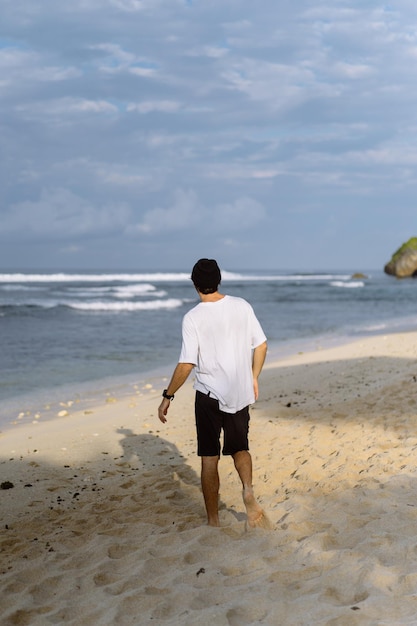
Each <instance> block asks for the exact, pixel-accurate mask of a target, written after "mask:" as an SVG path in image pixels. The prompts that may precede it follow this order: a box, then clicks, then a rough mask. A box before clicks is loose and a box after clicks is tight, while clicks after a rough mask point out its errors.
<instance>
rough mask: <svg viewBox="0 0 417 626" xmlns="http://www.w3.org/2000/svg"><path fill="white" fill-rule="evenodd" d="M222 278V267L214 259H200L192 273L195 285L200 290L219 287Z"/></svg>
mask: <svg viewBox="0 0 417 626" xmlns="http://www.w3.org/2000/svg"><path fill="white" fill-rule="evenodd" d="M221 279H222V276H221V273H220V268H219V266H218V265H217V262H216V261H215V260H214V259H200V260H199V261H197V263H196V264H195V265H194V267H193V271H192V273H191V280H192V281H193V283H194V286H195V287H197V288H199V289H200V290H202V289H212V288H214V287H216V288H217V286H218V285H219V283H220V281H221Z"/></svg>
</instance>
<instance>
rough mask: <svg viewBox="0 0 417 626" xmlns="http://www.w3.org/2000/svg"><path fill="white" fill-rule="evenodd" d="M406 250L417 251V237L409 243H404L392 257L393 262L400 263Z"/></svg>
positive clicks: (412, 238)
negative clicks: (399, 260)
mask: <svg viewBox="0 0 417 626" xmlns="http://www.w3.org/2000/svg"><path fill="white" fill-rule="evenodd" d="M406 250H417V237H411V238H410V239H409V240H408V241H406V242H405V243H403V245H402V246H401V247H400V248H398V250H397V251H396V252H394V254H393V255H392V257H391V262H395V261H398V259H399V258H400V257H401V256H402V255H403V254H404V252H405V251H406Z"/></svg>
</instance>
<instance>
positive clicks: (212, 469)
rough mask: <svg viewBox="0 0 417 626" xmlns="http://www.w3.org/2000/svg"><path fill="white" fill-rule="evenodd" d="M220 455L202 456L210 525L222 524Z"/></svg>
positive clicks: (202, 472)
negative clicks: (220, 510) (220, 519)
mask: <svg viewBox="0 0 417 626" xmlns="http://www.w3.org/2000/svg"><path fill="white" fill-rule="evenodd" d="M218 464H219V457H218V456H202V457H201V487H202V489H203V496H204V503H205V505H206V511H207V522H208V524H209V526H220V523H219V487H220V479H219V472H218Z"/></svg>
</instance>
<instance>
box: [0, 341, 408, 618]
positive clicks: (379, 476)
mask: <svg viewBox="0 0 417 626" xmlns="http://www.w3.org/2000/svg"><path fill="white" fill-rule="evenodd" d="M416 356H417V333H405V334H400V335H388V336H380V337H373V338H367V339H363V340H361V341H357V342H355V343H352V344H349V345H345V346H341V347H337V348H333V349H330V350H317V351H315V352H313V353H309V354H297V355H293V356H292V357H289V358H286V359H285V360H282V361H280V362H277V363H267V365H266V367H265V369H264V372H263V374H262V379H261V398H260V400H259V401H258V402H257V404H256V405H255V406H254V407H253V408H252V413H251V414H252V419H251V450H252V454H253V460H254V486H255V491H256V494H257V496H258V498H259V501H260V502H261V504H262V506H263V507H264V508H265V509H266V511H267V512H268V515H269V517H270V519H271V521H272V523H273V529H272V530H270V531H266V530H259V529H256V530H252V531H249V532H246V530H245V515H244V506H243V503H242V500H241V487H240V484H239V481H238V478H237V476H236V474H235V472H234V470H233V467H232V462H231V460H230V459H229V458H223V459H222V460H221V463H220V472H221V483H222V484H221V522H222V528H220V529H215V528H210V527H208V526H206V523H205V513H204V507H203V501H202V496H201V492H200V485H199V459H198V458H197V457H196V455H195V436H194V424H193V390H192V387H191V384H189V383H187V385H185V386H184V387H183V389H181V390H180V391H179V392H178V393H177V396H176V398H175V400H174V402H173V403H172V404H171V409H170V412H169V415H168V417H169V421H168V423H167V424H165V425H162V424H161V423H160V422H159V421H158V419H157V407H158V405H159V400H160V392H161V390H162V387H163V386H164V381H162V380H161V381H159V382H160V388H159V386H158V385H157V384H155V385H154V389H145V390H142V392H141V394H140V395H139V394H137V395H135V396H132V397H130V398H124V399H119V400H117V401H114V402H111V403H103V405H102V406H97V407H96V408H95V409H94V410H93V412H85V413H84V412H82V411H81V412H78V413H77V412H76V411H75V408H74V407H75V405H74V406H72V407H70V408H69V409H68V415H67V416H63V417H60V418H56V419H55V420H53V421H49V422H44V423H42V418H40V419H37V420H36V423H35V424H26V425H16V426H11V427H10V428H9V429H7V430H6V431H5V432H3V433H2V434H1V436H0V482H1V483H2V486H3V487H4V486H5V485H4V483H7V481H9V482H10V483H12V484H13V485H14V486H13V488H10V489H4V488H3V489H1V490H0V507H1V516H0V519H1V521H0V524H1V547H0V572H1V583H0V584H1V596H0V597H1V604H0V623H1V624H2V625H3V626H9V625H16V624H28V625H30V626H45V625H48V624H69V625H73V626H87V625H94V626H99V625H110V624H115V625H116V624H117V625H120V626H123V625H126V626H127V625H129V626H130V625H137V624H158V625H159V624H163V625H168V624H175V625H176V624H178V625H179V624H181V625H189V626H199V625H201V626H202V625H204V626H206V625H208V624H210V626H244V625H248V624H267V625H271V626H302V625H305V626H311V625H313V624H319V625H320V626H321V625H325V626H355V625H357V624H360V625H367V626H370V625H378V626H380V625H383V624H390V625H395V626H399V625H402V624H417V535H416V529H417V500H416V492H417V470H416V459H417V421H416V394H417V362H416ZM170 374H171V372H167V376H169V375H170Z"/></svg>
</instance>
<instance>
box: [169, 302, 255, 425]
mask: <svg viewBox="0 0 417 626" xmlns="http://www.w3.org/2000/svg"><path fill="white" fill-rule="evenodd" d="M264 341H266V337H265V334H264V332H263V330H262V327H261V325H260V323H259V321H258V320H257V318H256V316H255V313H254V311H253V309H252V307H251V305H250V304H249V303H248V302H246V300H244V299H243V298H237V297H235V296H224V298H221V299H220V300H217V301H216V302H200V304H197V306H195V307H194V308H193V309H191V311H189V312H188V313H186V315H185V316H184V319H183V323H182V349H181V354H180V358H179V362H180V363H192V364H194V365H195V366H196V367H195V383H194V388H195V389H197V390H198V391H202V392H203V393H208V392H210V394H211V395H213V396H214V397H215V398H217V400H218V401H219V407H220V409H221V410H222V411H225V412H226V413H236V412H237V411H240V410H241V409H243V408H244V407H245V406H248V405H249V404H252V403H253V402H254V401H255V395H254V390H253V375H252V353H253V349H254V348H256V347H257V346H259V345H261V344H262V343H264Z"/></svg>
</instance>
